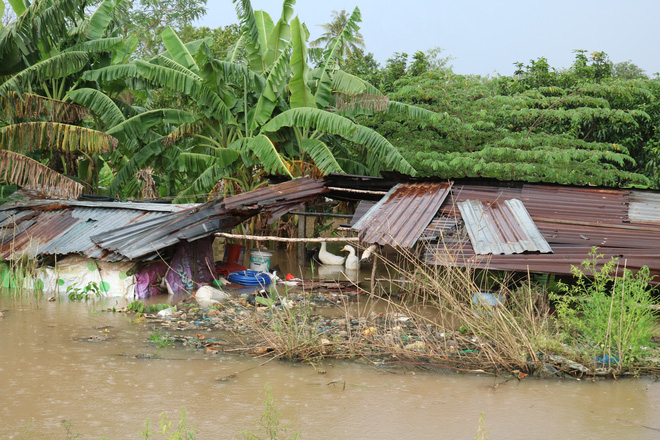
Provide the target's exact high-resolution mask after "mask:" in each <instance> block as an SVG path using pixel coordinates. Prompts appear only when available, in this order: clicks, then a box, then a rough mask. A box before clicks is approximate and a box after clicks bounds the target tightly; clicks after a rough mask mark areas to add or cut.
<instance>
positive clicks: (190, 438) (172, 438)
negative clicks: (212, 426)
mask: <svg viewBox="0 0 660 440" xmlns="http://www.w3.org/2000/svg"><path fill="white" fill-rule="evenodd" d="M158 425H159V428H160V429H159V430H157V431H154V432H152V431H151V426H150V421H149V419H147V420H146V421H145V422H144V432H141V434H142V438H143V439H144V440H148V439H154V438H156V437H154V435H158V434H160V436H161V437H160V438H164V439H167V440H195V438H196V435H197V427H196V426H195V425H188V416H187V415H186V410H185V409H184V408H181V411H180V412H179V421H178V423H177V424H176V425H174V422H173V421H172V420H170V419H169V418H168V417H167V414H165V413H162V414H161V415H160V420H159V422H158Z"/></svg>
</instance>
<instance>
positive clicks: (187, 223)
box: [92, 178, 329, 260]
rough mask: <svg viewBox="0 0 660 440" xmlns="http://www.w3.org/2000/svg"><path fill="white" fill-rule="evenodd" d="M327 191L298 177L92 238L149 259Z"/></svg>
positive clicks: (277, 213) (320, 184)
mask: <svg viewBox="0 0 660 440" xmlns="http://www.w3.org/2000/svg"><path fill="white" fill-rule="evenodd" d="M328 191H329V190H328V189H327V188H325V186H324V184H323V182H322V181H318V180H314V179H309V178H300V179H296V180H292V181H288V182H284V183H279V184H277V185H271V186H267V187H262V188H259V189H257V190H254V191H250V192H247V193H243V194H239V195H236V196H232V197H228V198H226V199H224V200H222V199H219V200H211V201H209V202H207V203H205V204H203V205H200V206H199V207H197V208H194V209H187V210H184V211H181V212H178V213H174V214H170V215H167V216H164V217H163V218H159V219H156V220H152V221H145V222H140V223H137V224H135V225H131V226H128V227H125V228H119V229H116V230H113V231H108V232H106V233H104V234H98V235H96V236H93V237H92V240H93V241H94V242H95V243H96V244H98V245H99V246H100V247H102V248H103V249H106V250H108V251H113V252H117V253H119V254H121V255H122V256H124V257H125V258H126V259H129V260H132V259H135V258H151V257H152V256H153V255H155V253H156V252H157V251H158V250H160V249H164V248H166V247H168V246H171V245H173V244H176V243H178V242H179V241H181V240H186V241H194V240H197V239H199V238H203V237H207V236H209V235H211V234H213V233H215V232H218V231H222V230H226V229H230V228H232V227H234V226H236V225H237V224H239V223H240V222H242V221H244V220H246V219H248V218H250V217H252V216H253V215H256V214H258V213H260V212H265V213H267V214H270V215H271V221H273V220H274V219H276V218H277V217H279V216H281V215H283V214H285V213H287V212H289V211H291V210H293V209H295V208H297V207H298V206H300V205H301V204H302V203H306V202H308V201H311V200H313V199H314V198H316V197H318V196H320V195H322V194H325V193H327V192H328Z"/></svg>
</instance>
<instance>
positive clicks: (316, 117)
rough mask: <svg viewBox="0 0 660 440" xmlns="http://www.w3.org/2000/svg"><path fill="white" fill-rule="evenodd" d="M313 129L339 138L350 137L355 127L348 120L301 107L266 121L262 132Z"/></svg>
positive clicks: (319, 110) (315, 109) (323, 111)
mask: <svg viewBox="0 0 660 440" xmlns="http://www.w3.org/2000/svg"><path fill="white" fill-rule="evenodd" d="M294 126H295V127H303V128H313V129H315V130H319V131H323V132H325V133H330V134H336V135H339V136H344V137H345V136H352V135H353V134H354V133H355V130H356V128H357V125H356V124H354V123H353V122H352V121H351V120H350V119H348V118H345V117H343V116H340V115H337V114H334V113H330V112H328V111H325V110H321V109H317V108H312V107H301V108H292V109H290V110H287V111H284V112H282V113H280V114H279V115H277V116H275V117H274V118H273V119H271V120H270V121H268V123H267V124H266V125H264V126H263V127H262V129H261V131H262V132H271V133H272V132H276V131H278V130H279V129H281V128H282V127H294Z"/></svg>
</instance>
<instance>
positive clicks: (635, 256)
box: [425, 184, 660, 282]
mask: <svg viewBox="0 0 660 440" xmlns="http://www.w3.org/2000/svg"><path fill="white" fill-rule="evenodd" d="M451 192H452V193H451V195H450V197H448V198H447V200H446V202H445V203H444V204H443V205H442V207H441V209H440V212H439V215H444V216H460V212H459V209H458V204H459V203H461V202H464V201H466V200H480V201H481V202H482V203H484V204H487V203H493V202H495V201H503V200H506V199H510V198H516V199H520V200H521V201H522V202H523V204H524V205H525V208H526V209H527V212H528V213H529V215H530V217H531V218H532V220H533V221H534V223H535V224H536V227H537V228H538V230H539V232H540V234H541V235H542V236H543V238H544V239H545V240H546V241H547V243H548V244H549V245H550V246H551V247H552V251H553V254H527V253H526V254H518V255H515V254H514V255H488V256H483V255H477V254H476V253H475V251H474V248H473V247H472V244H471V243H470V241H469V240H467V241H466V240H460V239H453V241H451V243H450V244H449V245H447V244H446V243H442V241H440V242H438V243H436V244H430V245H429V247H428V249H427V252H426V253H425V259H426V261H427V262H428V263H430V264H456V265H465V266H469V267H473V268H490V269H501V270H515V271H528V270H529V271H531V272H542V273H554V274H564V275H570V274H571V265H574V266H579V265H580V263H581V262H582V261H584V260H585V259H587V258H588V255H589V252H590V251H591V249H592V247H593V246H597V247H598V252H599V253H601V254H604V255H605V258H609V257H618V258H619V259H620V261H621V264H622V265H623V264H624V261H625V262H626V264H627V267H628V268H629V269H631V270H633V271H637V270H639V269H640V268H641V267H642V266H644V265H646V266H648V267H649V268H650V269H651V275H655V276H657V277H658V279H657V280H656V282H657V281H660V224H657V223H649V222H647V223H636V222H631V221H630V220H629V217H628V215H629V214H628V210H629V202H630V201H631V200H636V201H637V202H639V203H643V204H645V205H646V206H644V207H643V212H646V213H650V212H653V211H654V210H655V209H660V193H658V192H650V191H639V192H638V191H630V190H625V189H624V190H616V189H602V188H576V187H565V186H549V185H536V184H524V185H519V186H502V185H498V186H495V185H491V186H487V185H484V186H480V185H459V184H455V185H454V187H453V188H452V191H451ZM635 193H640V194H635ZM650 205H653V206H650ZM633 216H634V214H633ZM426 234H429V235H432V234H433V232H432V231H431V230H429V229H427V231H425V235H426Z"/></svg>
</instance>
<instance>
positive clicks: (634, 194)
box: [628, 191, 660, 223]
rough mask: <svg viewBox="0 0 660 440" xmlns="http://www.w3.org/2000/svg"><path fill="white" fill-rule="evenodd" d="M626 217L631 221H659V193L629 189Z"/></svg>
mask: <svg viewBox="0 0 660 440" xmlns="http://www.w3.org/2000/svg"><path fill="white" fill-rule="evenodd" d="M628 218H630V221H631V222H633V223H660V193H656V192H643V191H631V192H630V203H629V205H628Z"/></svg>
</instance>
